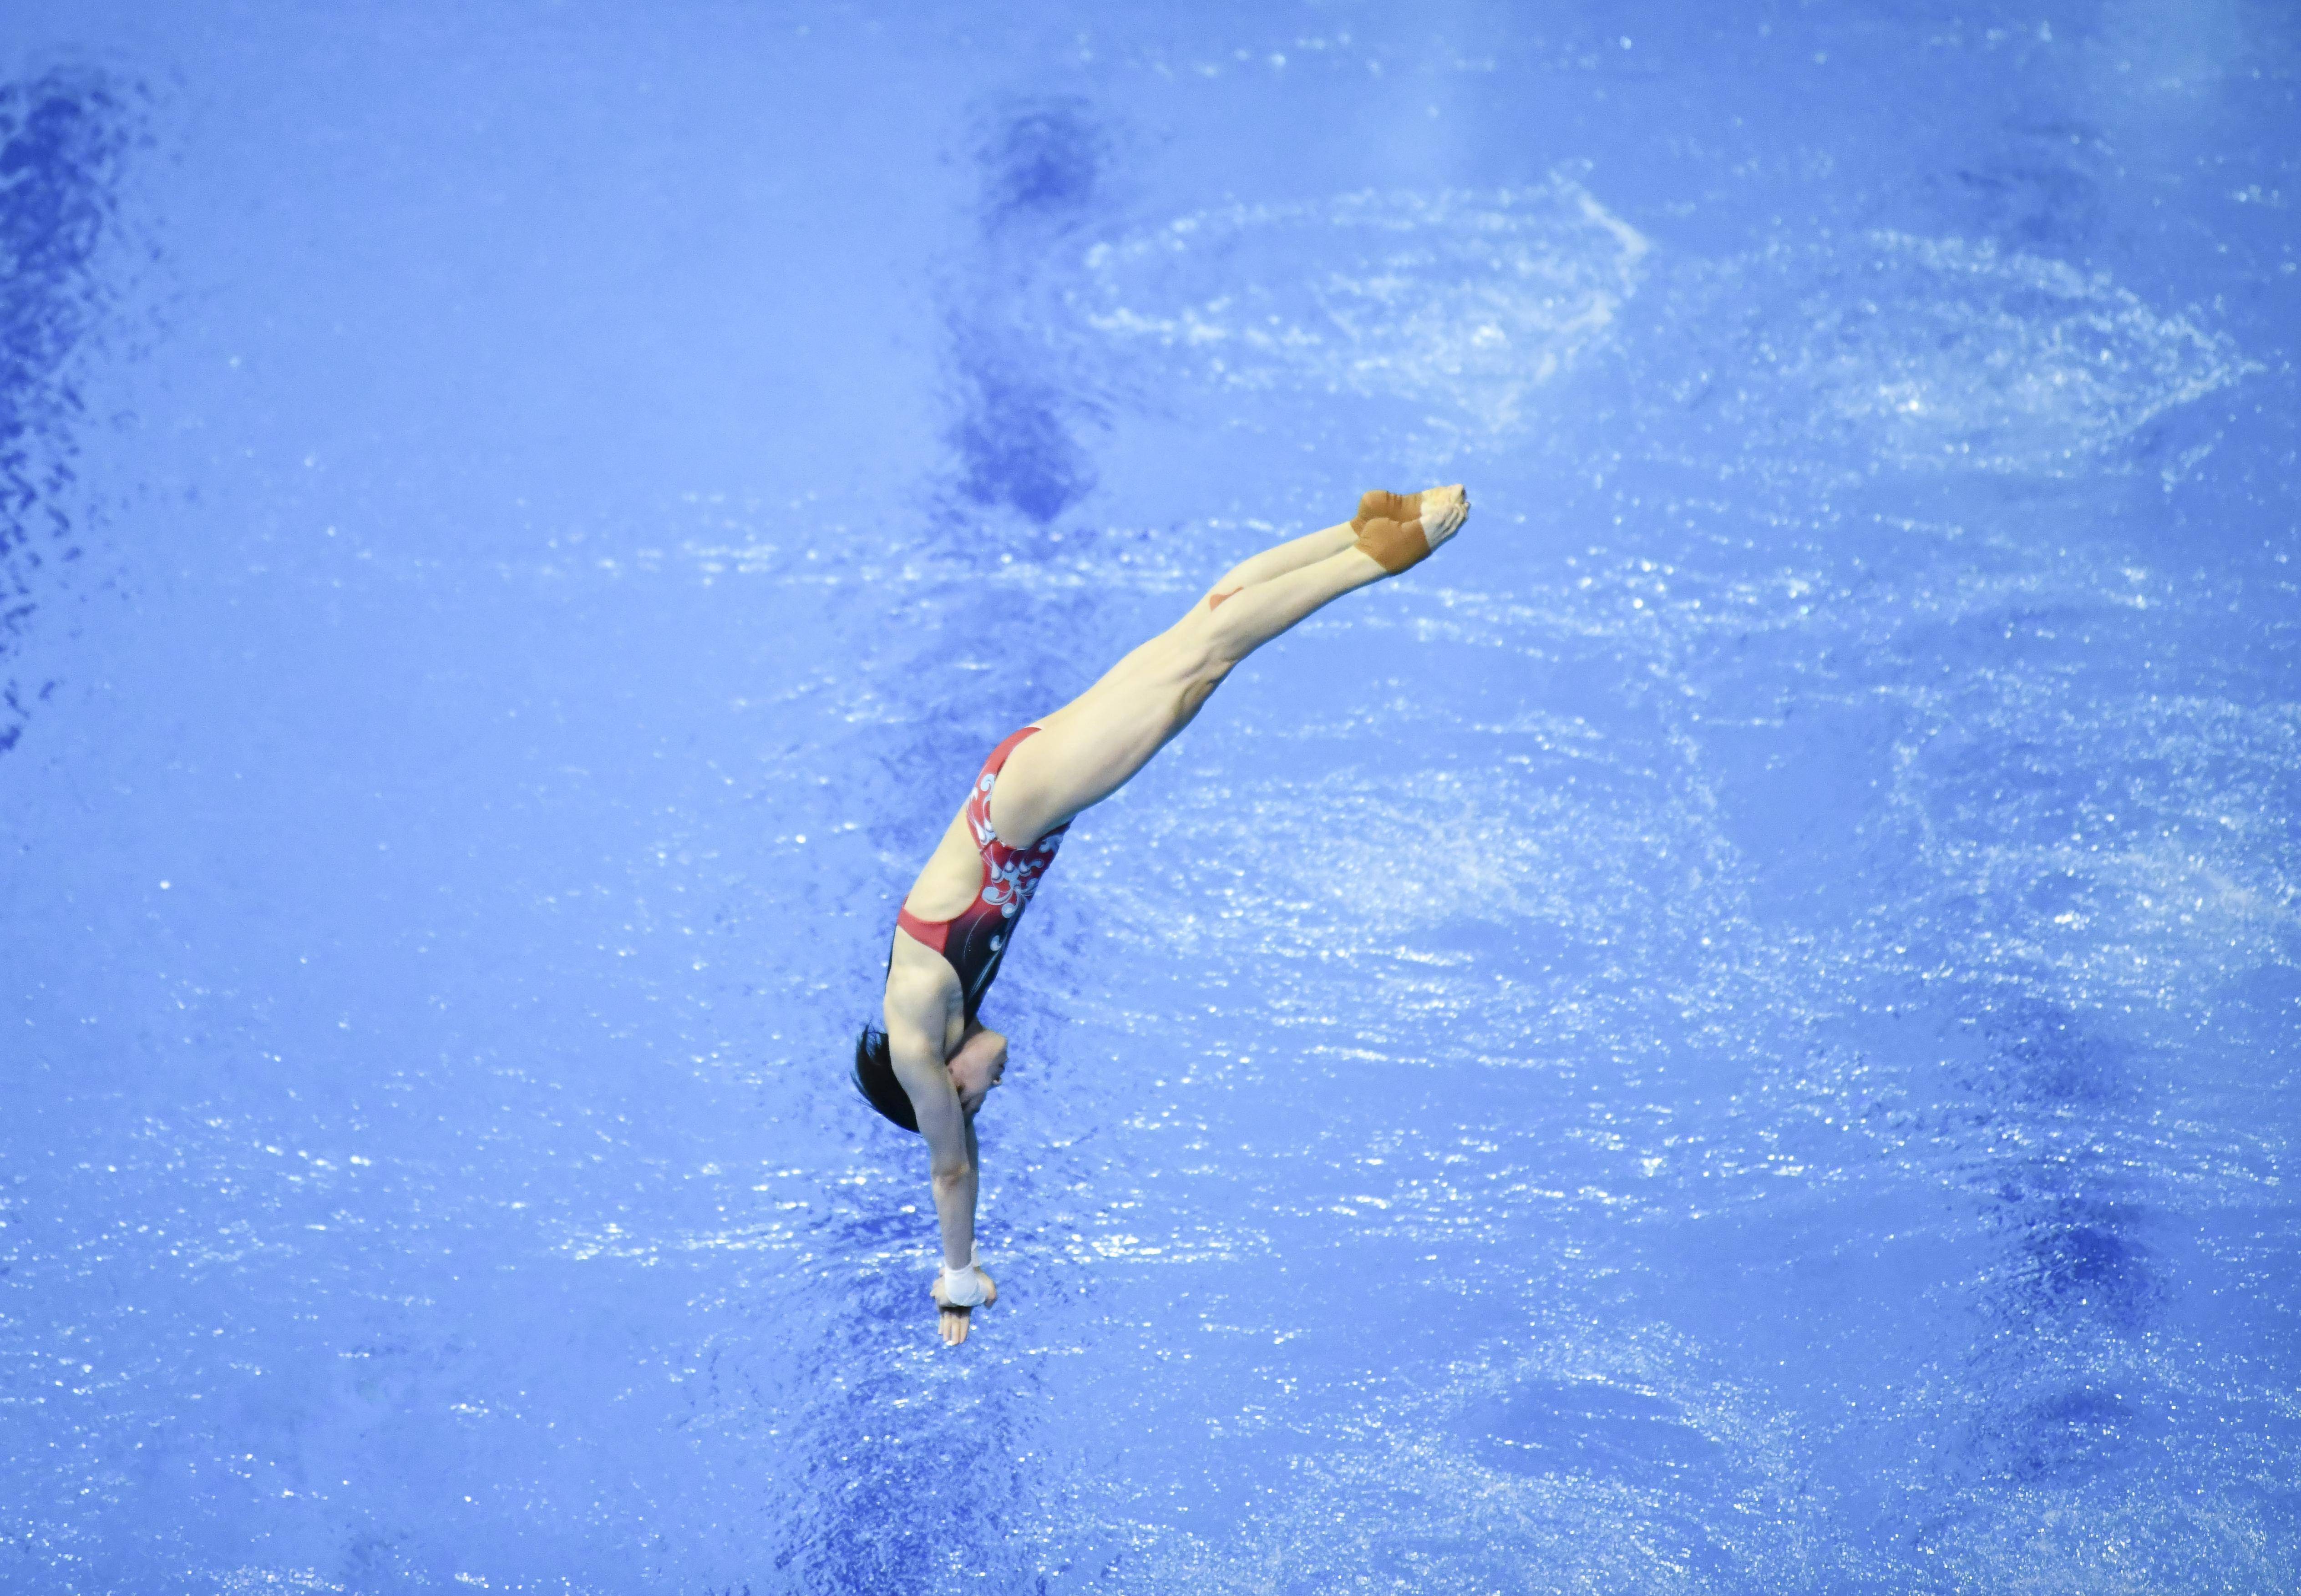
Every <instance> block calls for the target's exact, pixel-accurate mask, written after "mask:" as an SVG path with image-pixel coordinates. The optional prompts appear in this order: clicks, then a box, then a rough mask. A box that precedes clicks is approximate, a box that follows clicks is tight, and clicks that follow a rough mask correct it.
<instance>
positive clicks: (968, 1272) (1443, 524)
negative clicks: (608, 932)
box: [855, 486, 1470, 1346]
mask: <svg viewBox="0 0 2301 1596" xmlns="http://www.w3.org/2000/svg"><path fill="white" fill-rule="evenodd" d="M1469 508H1470V501H1469V499H1468V497H1467V496H1466V495H1465V494H1464V493H1463V491H1462V489H1461V488H1460V486H1456V487H1452V488H1433V489H1427V490H1426V491H1424V492H1422V493H1418V494H1395V493H1378V492H1377V493H1369V494H1368V495H1367V496H1366V497H1364V498H1362V499H1360V501H1359V513H1358V514H1356V515H1355V516H1353V517H1352V518H1351V520H1350V522H1347V523H1345V524H1343V525H1340V526H1332V527H1328V528H1327V529H1326V531H1322V532H1313V533H1311V534H1310V535H1309V537H1307V538H1297V539H1294V540H1293V542H1291V543H1281V544H1279V545H1278V546H1277V547H1275V548H1267V549H1265V550H1263V551H1262V552H1261V553H1260V554H1259V555H1256V556H1254V557H1253V558H1252V559H1251V560H1248V561H1247V562H1246V563H1245V564H1243V565H1240V566H1238V567H1236V568H1235V569H1234V570H1233V571H1232V572H1230V573H1229V574H1228V575H1226V576H1225V577H1224V578H1223V579H1222V580H1221V581H1218V582H1217V583H1216V584H1215V585H1214V586H1213V588H1211V589H1209V590H1208V592H1207V594H1206V596H1205V597H1203V598H1202V599H1201V600H1200V601H1199V602H1198V603H1196V604H1193V605H1192V606H1191V610H1190V613H1189V614H1186V615H1184V617H1183V618H1182V619H1181V620H1180V621H1178V622H1176V623H1175V624H1174V625H1172V626H1170V627H1168V628H1167V630H1166V631H1162V632H1160V633H1159V635H1158V636H1157V637H1155V638H1152V639H1151V640H1150V641H1149V642H1147V643H1145V644H1143V645H1142V647H1141V648H1137V649H1135V650H1134V652H1133V653H1132V654H1129V655H1128V656H1126V657H1125V659H1122V660H1120V661H1119V662H1118V663H1117V664H1116V665H1114V666H1112V667H1111V668H1110V670H1109V672H1108V673H1106V674H1105V675H1104V676H1103V678H1102V679H1101V680H1100V681H1097V682H1096V683H1095V684H1094V685H1093V686H1092V687H1091V688H1089V689H1087V690H1086V691H1085V692H1084V693H1082V694H1080V695H1079V696H1078V697H1077V698H1074V699H1072V700H1071V701H1070V702H1069V703H1068V704H1066V705H1064V706H1062V707H1061V708H1060V709H1058V710H1057V711H1055V712H1054V714H1050V715H1047V716H1045V717H1043V718H1042V719H1040V720H1036V721H1033V722H1032V723H1030V724H1029V725H1027V726H1025V727H1024V728H1023V729H1022V730H1021V731H1017V732H1016V733H1015V734H1014V735H1013V736H1011V737H1009V738H1008V739H1007V740H1005V741H1004V742H1002V743H1000V745H999V746H998V747H997V748H993V749H992V751H991V757H990V758H989V759H987V760H985V761H984V762H983V770H982V773H981V774H979V775H978V776H976V778H975V787H974V790H972V791H971V792H969V793H968V794H967V798H966V805H965V806H963V807H962V808H961V809H960V810H959V812H958V815H956V816H954V817H953V818H952V820H951V823H950V827H949V828H948V829H947V830H946V831H944V832H943V835H942V840H941V842H940V843H938V844H937V845H936V847H935V850H934V852H933V855H932V856H929V858H928V859H927V862H926V867H925V869H923V870H921V871H920V872H919V875H918V880H917V881H916V882H913V883H912V884H911V890H910V893H909V895H908V897H906V898H904V899H903V905H902V908H901V910H900V911H899V913H898V914H897V915H896V917H895V928H896V929H895V942H894V948H893V950H892V952H891V954H890V955H889V957H888V961H887V990H886V1005H885V1013H886V1022H887V1028H886V1030H885V1031H883V1032H882V1031H879V1030H877V1029H875V1028H874V1027H872V1026H868V1025H866V1026H865V1027H864V1030H863V1034H862V1035H861V1036H859V1037H858V1038H857V1039H856V1043H855V1082H856V1084H857V1085H858V1087H859V1088H860V1089H861V1090H862V1092H863V1095H864V1096H865V1097H866V1099H869V1100H870V1102H871V1105H872V1107H874V1108H876V1109H878V1111H879V1112H880V1113H882V1114H883V1115H885V1116H887V1117H888V1118H889V1119H891V1120H893V1121H894V1122H895V1123H896V1124H899V1125H901V1126H902V1127H903V1128H904V1129H905V1130H908V1131H916V1132H920V1133H922V1134H923V1135H925V1138H926V1142H927V1152H928V1156H929V1158H930V1160H931V1165H932V1173H933V1184H934V1201H935V1213H936V1215H937V1216H938V1217H939V1218H940V1219H941V1224H942V1271H941V1274H938V1275H937V1276H936V1278H935V1281H934V1283H933V1285H932V1286H931V1287H929V1288H928V1289H929V1292H930V1294H931V1295H932V1296H933V1298H934V1300H935V1304H936V1307H937V1308H938V1310H939V1323H940V1324H941V1331H942V1339H943V1340H944V1341H946V1342H948V1343H949V1344H950V1345H952V1346H957V1345H958V1343H959V1342H961V1341H965V1340H966V1331H967V1324H968V1314H969V1310H971V1309H973V1308H983V1307H987V1306H989V1305H990V1304H991V1303H993V1302H996V1301H997V1300H998V1299H999V1290H998V1288H997V1287H996V1286H994V1285H993V1284H992V1283H991V1277H990V1276H989V1275H988V1274H984V1273H983V1267H982V1264H981V1262H980V1261H979V1259H978V1258H977V1257H976V1254H975V1166H976V1157H977V1154H976V1147H975V1111H976V1110H977V1109H979V1108H981V1107H983V1098H984V1096H985V1095H986V1094H987V1093H988V1092H989V1091H990V1090H991V1089H992V1087H994V1086H996V1085H998V1084H999V1078H1000V1074H1002V1073H1003V1072H1004V1071H1005V1069H1006V1067H1007V1039H1006V1038H1005V1037H1003V1036H1001V1035H1000V1034H999V1032H996V1031H992V1030H990V1029H988V1028H986V1027H985V1026H984V1025H983V1023H982V1021H981V1020H979V1019H977V1018H976V1017H975V1015H976V1012H977V1010H978V1009H980V1008H981V1007H982V1004H983V993H984V992H985V991H986V990H989V988H990V986H991V982H992V978H993V977H995V976H996V975H997V974H998V973H999V963H1000V959H1001V958H1003V957H1005V955H1006V952H1007V944H1008V940H1009V939H1010V938H1012V937H1013V935H1014V932H1015V926H1016V923H1017V919H1018V918H1019V917H1020V916H1021V915H1022V913H1023V907H1024V906H1025V904H1027V903H1029V902H1030V901H1031V894H1032V893H1033V890H1036V888H1037V886H1038V884H1039V877H1040V876H1041V875H1042V874H1043V873H1045V872H1046V868H1047V866H1048V865H1049V864H1050V863H1051V862H1052V861H1053V859H1054V856H1055V848H1056V847H1057V846H1058V844H1059V843H1060V842H1061V841H1062V839H1063V833H1064V831H1067V830H1068V829H1069V826H1070V823H1071V820H1072V818H1073V817H1074V816H1075V815H1077V814H1078V813H1079V812H1080V811H1081V810H1083V809H1085V808H1088V807H1090V806H1092V805H1094V804H1098V803H1100V802H1101V801H1102V800H1103V799H1104V798H1109V796H1110V795H1111V794H1112V793H1114V792H1116V791H1117V790H1119V788H1121V787H1123V786H1125V784H1126V781H1127V779H1128V778H1129V777H1131V776H1133V775H1134V773H1135V772H1136V771H1139V770H1141V769H1142V766H1143V765H1144V764H1145V763H1146V762H1147V761H1148V760H1149V759H1150V757H1151V755H1153V754H1155V753H1157V752H1158V751H1159V749H1160V748H1163V747H1165V746H1166V744H1167V740H1168V739H1170V738H1172V737H1173V736H1174V735H1175V733H1176V732H1177V731H1181V730H1182V729H1183V728H1184V726H1187V725H1189V724H1190V723H1191V717H1192V716H1193V715H1195V714H1198V712H1199V706H1201V704H1203V703H1205V702H1206V700H1207V695H1208V694H1209V693H1211V692H1213V691H1214V690H1215V689H1216V687H1217V685H1219V684H1220V682H1221V681H1222V679H1223V678H1224V677H1225V676H1226V675H1228V674H1229V673H1230V670H1231V667H1232V666H1234V665H1235V664H1238V662H1239V661H1241V660H1243V659H1244V658H1245V657H1246V656H1248V655H1250V654H1251V653H1253V652H1254V651H1255V650H1256V649H1257V648H1260V647H1261V646H1262V645H1263V644H1265V643H1267V642H1268V641H1269V640H1270V639H1273V638H1275V637H1276V636H1278V635H1279V634H1280V633H1281V632H1283V631H1286V630H1287V629H1288V628H1289V627H1291V626H1293V625H1294V624H1295V623H1297V622H1299V621H1301V620H1302V619H1304V618H1305V617H1306V616H1308V615H1309V614H1312V613H1313V612H1314V611H1316V610H1318V608H1319V607H1320V606H1324V605H1326V603H1328V602H1329V601H1331V600H1333V599H1335V598H1339V597H1342V596H1343V594H1345V593H1348V592H1350V591H1351V589H1356V588H1362V587H1365V586H1366V585H1367V584H1368V582H1372V581H1380V580H1381V579H1382V578H1384V577H1385V576H1395V575H1397V574H1398V573H1399V572H1402V571H1404V570H1405V569H1407V568H1408V567H1409V566H1410V565H1414V564H1418V563H1419V562H1420V561H1422V560H1424V559H1426V558H1427V557H1428V556H1429V554H1430V551H1431V550H1432V549H1434V548H1435V547H1437V546H1438V545H1439V544H1441V543H1443V542H1444V541H1445V540H1446V539H1448V538H1451V537H1452V536H1453V535H1454V533H1455V532H1456V531H1460V528H1461V525H1462V522H1463V520H1464V518H1465V517H1466V516H1467V515H1468V514H1469Z"/></svg>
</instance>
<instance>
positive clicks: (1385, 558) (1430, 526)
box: [1351, 482, 1470, 576]
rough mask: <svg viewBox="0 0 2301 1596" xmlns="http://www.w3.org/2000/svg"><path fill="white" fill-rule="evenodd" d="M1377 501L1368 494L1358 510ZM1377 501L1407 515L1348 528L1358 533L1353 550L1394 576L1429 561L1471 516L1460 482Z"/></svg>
mask: <svg viewBox="0 0 2301 1596" xmlns="http://www.w3.org/2000/svg"><path fill="white" fill-rule="evenodd" d="M1377 497H1378V496H1377V495H1375V494H1371V493H1369V494H1368V495H1367V496H1366V497H1365V498H1363V499H1360V501H1359V503H1360V507H1361V508H1364V507H1366V506H1368V503H1369V501H1373V500H1376V498H1377ZM1379 497H1383V498H1387V499H1390V500H1393V501H1396V507H1399V508H1402V509H1409V513H1408V514H1406V516H1405V517H1404V519H1401V518H1400V517H1399V516H1395V515H1371V516H1368V518H1367V519H1365V520H1364V521H1360V522H1352V523H1351V524H1352V525H1354V526H1356V527H1357V528H1358V531H1359V537H1358V542H1357V544H1356V545H1355V547H1357V548H1358V549H1359V550H1360V552H1361V553H1363V554H1365V555H1366V556H1368V558H1369V559H1371V560H1373V561H1374V562H1375V564H1377V565H1380V566H1381V567H1382V568H1383V569H1384V570H1385V571H1386V572H1389V573H1390V574H1391V575H1393V576H1396V575H1397V574H1398V573H1399V572H1402V571H1404V570H1407V569H1409V568H1410V567H1411V566H1415V565H1418V564H1421V563H1422V562H1423V561H1425V560H1427V559H1428V558H1429V557H1430V554H1431V551H1432V550H1434V549H1435V548H1436V547H1438V546H1439V545H1440V544H1441V543H1443V542H1445V541H1446V539H1449V538H1451V537H1452V536H1453V535H1454V534H1455V533H1456V532H1459V531H1461V530H1462V522H1464V521H1466V520H1468V517H1469V514H1470V497H1469V495H1468V494H1467V493H1465V492H1464V491H1463V490H1462V487H1461V484H1460V483H1459V482H1458V483H1456V484H1455V485H1453V486H1452V487H1451V488H1429V489H1424V490H1423V491H1422V492H1420V493H1418V494H1412V495H1407V494H1389V495H1383V496H1379ZM1376 507H1379V506H1376ZM1409 507H1410V508H1409Z"/></svg>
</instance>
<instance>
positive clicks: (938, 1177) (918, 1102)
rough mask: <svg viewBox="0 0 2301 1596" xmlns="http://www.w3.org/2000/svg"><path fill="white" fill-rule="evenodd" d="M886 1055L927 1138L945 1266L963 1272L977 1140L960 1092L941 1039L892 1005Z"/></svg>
mask: <svg viewBox="0 0 2301 1596" xmlns="http://www.w3.org/2000/svg"><path fill="white" fill-rule="evenodd" d="M887 1010H888V1012H887V1054H888V1057H889V1059H890V1061H891V1063H892V1064H893V1065H894V1066H895V1078H896V1079H897V1080H898V1081H900V1082H902V1083H903V1090H904V1091H905V1092H906V1093H908V1095H909V1097H910V1099H911V1111H912V1112H913V1113H914V1114H916V1116H918V1121H919V1134H920V1135H922V1136H924V1137H925V1138H926V1142H927V1157H928V1169H929V1173H930V1174H931V1175H932V1176H933V1185H934V1205H935V1217H936V1218H937V1219H939V1220H940V1221H941V1225H942V1258H943V1262H944V1263H945V1264H946V1265H948V1266H950V1267H951V1268H954V1269H964V1268H965V1267H966V1266H967V1264H968V1262H969V1261H970V1260H971V1259H972V1258H974V1256H975V1138H974V1137H973V1136H972V1135H971V1134H970V1133H969V1132H971V1130H972V1129H973V1127H972V1126H971V1125H969V1124H968V1123H967V1116H966V1112H965V1111H964V1110H963V1109H961V1107H959V1100H958V1089H957V1088H956V1087H954V1086H953V1085H952V1084H951V1081H950V1071H949V1070H948V1069H946V1068H945V1067H944V1066H943V1061H942V1049H941V1048H940V1047H938V1046H936V1042H937V1040H939V1039H938V1038H937V1037H936V1036H934V1035H933V1033H931V1032H929V1031H928V1030H927V1028H926V1027H925V1026H924V1025H920V1024H908V1023H906V1021H907V1020H908V1016H901V1015H897V1014H896V1013H895V1005H894V1004H893V1003H890V1004H888V1006H887Z"/></svg>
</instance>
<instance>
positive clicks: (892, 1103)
mask: <svg viewBox="0 0 2301 1596" xmlns="http://www.w3.org/2000/svg"><path fill="white" fill-rule="evenodd" d="M855 1090H858V1091H859V1092H861V1093H862V1094H863V1100H864V1101H865V1102H866V1103H868V1104H870V1105H871V1107H874V1108H876V1109H877V1110H878V1111H879V1112H880V1113H882V1114H883V1115H885V1116H887V1117H888V1118H889V1119H891V1120H893V1121H894V1122H895V1123H896V1124H899V1125H900V1126H902V1127H903V1129H905V1130H906V1131H908V1132H911V1133H912V1134H913V1135H916V1134H917V1133H918V1129H919V1116H918V1111H917V1110H916V1109H915V1108H913V1107H911V1094H910V1093H909V1092H908V1091H905V1090H903V1083H902V1082H900V1081H898V1080H896V1079H895V1061H894V1060H893V1059H892V1058H891V1057H888V1056H887V1033H886V1032H883V1031H882V1030H880V1029H879V1028H878V1027H877V1026H876V1025H869V1024H866V1025H865V1026H864V1027H863V1029H862V1030H861V1031H859V1032H856V1034H855Z"/></svg>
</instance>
